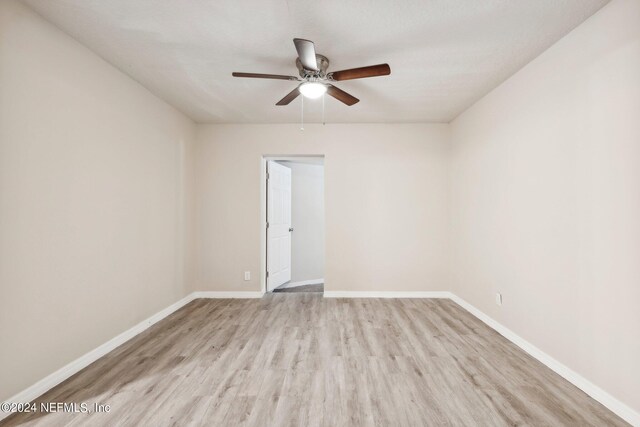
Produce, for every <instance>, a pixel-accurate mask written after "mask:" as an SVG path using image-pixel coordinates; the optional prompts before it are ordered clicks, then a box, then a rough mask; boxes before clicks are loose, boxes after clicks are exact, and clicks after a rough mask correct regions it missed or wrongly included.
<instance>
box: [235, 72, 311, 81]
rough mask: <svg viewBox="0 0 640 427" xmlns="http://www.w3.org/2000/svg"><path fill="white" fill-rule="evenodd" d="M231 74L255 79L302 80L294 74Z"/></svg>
mask: <svg viewBox="0 0 640 427" xmlns="http://www.w3.org/2000/svg"><path fill="white" fill-rule="evenodd" d="M231 75H232V76H233V77H251V78H254V79H276V80H300V79H299V78H297V77H294V76H281V75H279V74H257V73H231Z"/></svg>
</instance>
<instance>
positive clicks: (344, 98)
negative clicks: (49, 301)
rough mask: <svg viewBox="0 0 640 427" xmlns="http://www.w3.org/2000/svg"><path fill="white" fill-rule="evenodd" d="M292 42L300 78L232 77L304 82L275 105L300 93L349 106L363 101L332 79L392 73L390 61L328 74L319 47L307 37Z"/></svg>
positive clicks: (287, 102) (291, 99)
mask: <svg viewBox="0 0 640 427" xmlns="http://www.w3.org/2000/svg"><path fill="white" fill-rule="evenodd" d="M293 44H294V45H295V46H296V50H297V51H298V58H297V59H296V67H298V73H299V74H300V77H296V76H282V75H278V74H256V73H235V72H234V73H232V75H233V77H251V78H257V79H276V80H294V81H299V82H302V83H300V84H299V85H298V86H297V87H296V88H295V89H294V90H292V91H291V92H289V94H287V95H286V96H285V97H284V98H282V99H281V100H280V101H278V102H277V103H276V105H288V104H289V103H290V102H291V101H293V100H294V99H296V98H297V97H298V95H300V94H302V96H304V97H306V98H311V99H314V98H319V97H321V96H322V95H324V94H325V93H326V94H328V95H330V96H333V97H334V98H335V99H337V100H338V101H341V102H343V103H344V104H346V105H349V106H351V105H353V104H355V103H357V102H359V101H360V100H359V99H358V98H356V97H355V96H352V95H349V94H348V93H347V92H345V91H343V90H342V89H338V88H337V87H335V86H334V85H332V84H331V82H339V81H342V80H353V79H362V78H365V77H377V76H388V75H389V74H391V68H389V64H379V65H370V66H368V67H360V68H351V69H348V70H341V71H332V72H329V73H327V68H329V59H327V57H326V56H323V55H319V54H317V53H316V48H315V46H314V44H313V42H312V41H310V40H304V39H293Z"/></svg>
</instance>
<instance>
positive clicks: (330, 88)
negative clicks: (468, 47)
mask: <svg viewBox="0 0 640 427" xmlns="http://www.w3.org/2000/svg"><path fill="white" fill-rule="evenodd" d="M327 94H329V95H331V96H333V97H334V98H335V99H337V100H338V101H340V102H343V103H345V104H347V105H348V106H352V105H353V104H357V103H358V102H360V100H359V99H358V98H356V97H355V96H352V95H349V94H348V93H347V92H345V91H343V90H342V89H338V88H337V87H335V86H334V85H331V84H328V85H327Z"/></svg>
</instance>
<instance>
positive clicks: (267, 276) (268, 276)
mask: <svg viewBox="0 0 640 427" xmlns="http://www.w3.org/2000/svg"><path fill="white" fill-rule="evenodd" d="M268 278H269V272H268V271H267V279H268Z"/></svg>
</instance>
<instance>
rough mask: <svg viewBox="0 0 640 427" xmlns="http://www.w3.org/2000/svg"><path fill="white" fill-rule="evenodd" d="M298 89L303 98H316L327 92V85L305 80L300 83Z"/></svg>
mask: <svg viewBox="0 0 640 427" xmlns="http://www.w3.org/2000/svg"><path fill="white" fill-rule="evenodd" d="M299 90H300V93H301V94H302V96H304V97H305V98H309V99H316V98H320V97H321V96H322V95H324V94H325V93H326V92H327V86H326V85H325V84H323V83H318V82H305V83H302V84H301V85H300V88H299Z"/></svg>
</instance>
